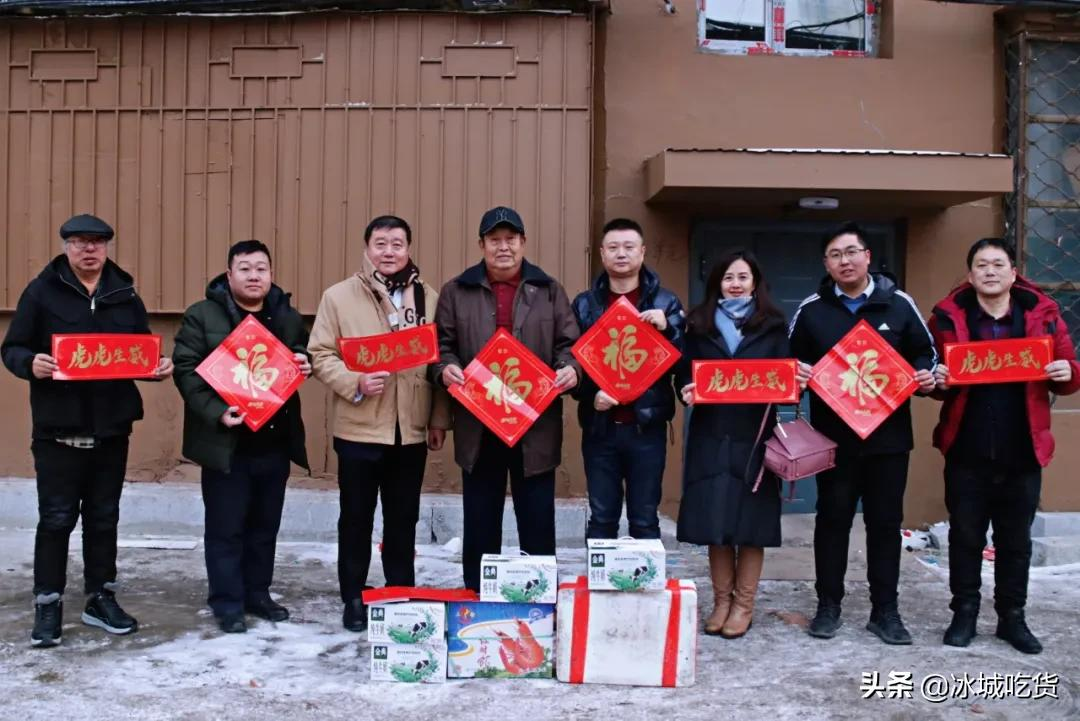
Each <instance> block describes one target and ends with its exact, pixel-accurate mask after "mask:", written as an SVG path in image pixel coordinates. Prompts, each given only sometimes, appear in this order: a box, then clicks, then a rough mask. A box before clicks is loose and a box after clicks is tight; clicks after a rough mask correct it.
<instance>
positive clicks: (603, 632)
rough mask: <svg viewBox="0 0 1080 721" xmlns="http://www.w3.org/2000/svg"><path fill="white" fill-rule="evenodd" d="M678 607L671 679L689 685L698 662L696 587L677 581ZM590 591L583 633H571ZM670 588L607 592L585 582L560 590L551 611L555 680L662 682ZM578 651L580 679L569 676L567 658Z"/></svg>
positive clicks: (569, 668) (677, 683)
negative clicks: (553, 613) (554, 624)
mask: <svg viewBox="0 0 1080 721" xmlns="http://www.w3.org/2000/svg"><path fill="white" fill-rule="evenodd" d="M672 583H678V586H679V609H678V616H677V618H678V628H677V631H676V633H677V639H675V640H677V644H676V645H675V649H676V650H675V652H674V655H673V657H672V658H673V661H674V674H673V676H674V685H675V686H692V685H694V676H695V671H696V664H697V621H698V613H697V588H696V587H695V586H694V582H693V581H677V582H672ZM583 593H588V594H589V608H588V614H589V615H588V618H587V623H586V624H585V627H586V632H585V636H584V638H575V636H574V620H575V619H574V608H575V605H576V603H577V601H578V599H579V598H580V594H583ZM672 597H673V592H672V591H671V590H668V589H665V590H663V591H647V592H644V593H611V592H608V591H589V590H587V589H584V588H580V587H578V588H567V587H566V584H564V587H563V588H562V589H560V590H559V603H558V606H557V611H556V618H557V620H558V631H557V633H556V636H555V659H556V662H555V671H556V675H557V676H558V678H559V680H560V681H567V682H579V683H611V684H625V685H630V686H662V685H664V684H663V681H664V651H665V646H666V644H667V640H668V638H667V636H668V626H669V620H670V615H671V604H672ZM579 655H580V656H583V663H584V669H583V674H582V677H581V678H580V679H573V678H571V661H572V658H573V657H574V656H579Z"/></svg>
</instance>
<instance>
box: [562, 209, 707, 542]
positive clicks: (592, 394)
mask: <svg viewBox="0 0 1080 721" xmlns="http://www.w3.org/2000/svg"><path fill="white" fill-rule="evenodd" d="M600 260H601V262H602V263H603V266H604V272H603V273H601V274H600V276H599V277H598V278H597V279H596V282H595V283H594V284H593V287H592V289H591V290H587V291H585V292H583V293H580V294H579V295H578V296H577V297H576V298H574V302H573V309H574V316H575V317H576V318H577V322H578V325H579V326H581V332H582V333H584V332H585V331H587V330H588V329H589V328H591V327H592V326H593V324H594V323H596V321H597V320H599V319H600V316H602V315H603V314H604V312H605V311H606V310H607V309H608V308H609V307H610V306H611V304H613V303H614V302H615V301H617V300H618V299H619V298H620V297H625V298H626V299H627V300H629V301H630V302H631V303H633V305H634V306H635V307H636V308H637V309H638V310H639V311H641V315H640V317H641V319H642V320H644V321H646V322H648V323H650V324H652V325H653V326H655V327H656V328H657V329H658V330H659V331H660V332H662V333H663V334H664V336H665V337H666V338H667V339H668V341H670V342H671V343H672V345H674V346H675V347H676V348H678V349H679V350H680V351H681V350H682V338H683V330H684V326H685V322H686V320H685V315H686V314H685V313H684V312H683V307H682V303H681V302H679V298H678V297H677V296H676V295H675V294H674V293H672V292H671V291H670V290H668V289H666V288H662V287H660V278H659V277H658V276H657V275H656V273H654V272H653V271H651V270H649V269H648V268H646V267H645V240H644V237H643V235H642V231H641V226H640V225H638V224H637V223H636V222H635V221H633V220H629V219H626V218H616V219H615V220H612V221H610V222H609V223H608V224H607V225H605V226H604V232H603V236H602V237H601V240H600ZM574 397H575V398H577V400H578V420H579V421H580V422H581V428H582V436H581V453H582V455H583V456H584V459H585V477H586V482H587V484H588V489H589V524H588V528H587V529H586V533H585V535H586V536H587V537H588V538H615V537H616V536H617V535H618V530H619V518H620V517H621V516H622V505H623V495H624V490H623V483H624V482H625V484H626V487H625V496H626V518H627V521H628V523H629V526H630V535H631V536H633V537H634V538H660V520H659V517H658V515H657V509H658V508H659V506H660V497H661V484H662V481H663V476H664V464H665V460H666V452H667V448H666V439H667V433H666V430H667V423H668V421H670V420H671V419H672V417H674V415H675V392H674V386H673V377H672V372H671V371H669V372H667V373H665V374H664V375H663V376H661V377H660V378H659V379H658V380H657V381H656V382H655V383H653V385H652V386H651V387H650V388H648V389H646V390H645V391H644V393H642V394H641V395H640V396H638V398H637V399H636V400H635V401H634V402H633V403H632V404H630V405H625V406H622V405H619V404H618V403H617V402H616V401H615V399H614V398H612V397H611V396H609V395H608V394H607V393H605V392H604V391H602V390H600V389H599V388H598V387H597V385H596V383H595V382H594V381H593V380H592V379H591V378H589V376H588V375H585V377H583V378H582V380H581V383H580V384H579V385H578V387H577V389H576V390H575V391H574Z"/></svg>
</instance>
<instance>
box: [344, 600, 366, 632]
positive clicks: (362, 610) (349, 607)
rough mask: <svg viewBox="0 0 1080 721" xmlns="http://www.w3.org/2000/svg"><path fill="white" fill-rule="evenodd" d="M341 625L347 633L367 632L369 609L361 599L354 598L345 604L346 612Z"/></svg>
mask: <svg viewBox="0 0 1080 721" xmlns="http://www.w3.org/2000/svg"><path fill="white" fill-rule="evenodd" d="M341 625H343V626H344V627H345V630H347V631H353V632H354V633H360V632H361V631H366V630H367V607H365V606H364V602H363V601H362V600H361V599H359V598H354V599H352V600H351V601H349V602H348V603H346V604H345V610H344V611H343V612H342V614H341Z"/></svg>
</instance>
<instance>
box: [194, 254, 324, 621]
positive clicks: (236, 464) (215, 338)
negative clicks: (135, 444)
mask: <svg viewBox="0 0 1080 721" xmlns="http://www.w3.org/2000/svg"><path fill="white" fill-rule="evenodd" d="M227 267H228V270H227V271H226V272H225V273H223V274H221V275H219V276H218V277H216V278H214V279H213V280H212V281H210V284H209V285H208V286H207V288H206V299H205V300H201V301H199V302H198V303H195V304H194V305H192V306H191V307H190V308H188V309H187V311H186V312H185V313H184V317H183V320H182V321H181V324H180V331H179V332H178V333H177V334H176V346H175V348H174V349H173V361H174V362H175V363H176V374H175V378H174V380H175V381H176V387H177V388H178V389H179V390H180V395H181V396H182V397H183V399H184V448H183V452H184V457H186V458H188V459H190V460H192V461H194V462H195V463H198V464H199V465H200V466H202V492H203V504H204V505H205V507H206V528H205V539H204V545H205V551H206V576H207V580H208V581H209V584H210V595H209V598H208V603H209V605H210V608H211V610H213V612H214V616H215V617H216V618H217V620H218V624H219V626H220V627H221V630H222V631H225V632H226V633H243V632H244V631H246V630H247V625H246V623H245V622H244V612H245V611H247V612H248V613H251V614H253V615H255V616H258V617H260V618H265V619H266V620H268V621H284V620H286V619H287V618H288V617H289V612H288V610H287V609H286V608H285V607H284V606H281V605H279V604H278V603H276V602H274V601H273V600H272V599H271V598H270V584H271V582H272V581H273V576H274V552H275V548H276V544H277V533H278V527H279V526H280V524H281V509H282V506H283V505H284V503H285V483H286V481H287V480H288V478H289V468H290V467H289V462H290V461H292V462H294V463H296V464H297V465H300V466H303V467H304V468H307V467H308V462H307V453H306V451H305V449H304V424H303V421H302V419H301V417H300V396H299V395H298V394H297V393H293V394H292V395H291V396H290V397H289V398H288V400H287V401H286V402H285V404H284V405H283V406H282V407H281V408H279V409H278V410H277V412H276V413H275V414H274V416H273V417H272V418H271V419H270V420H269V421H267V422H266V424H265V425H263V426H262V427H260V428H259V430H258V431H252V430H250V429H249V428H248V427H247V426H246V425H244V413H243V412H242V411H241V409H240V408H239V407H238V406H235V405H234V406H230V405H229V404H228V403H226V402H225V401H224V400H222V399H221V396H220V395H218V393H217V391H215V390H214V389H213V388H212V387H211V386H210V384H209V383H207V382H206V380H204V379H203V377H202V376H201V375H199V373H198V372H197V370H196V369H197V368H198V367H199V364H200V363H202V362H203V360H205V359H206V357H207V356H209V355H210V354H211V353H212V352H213V351H214V349H216V348H217V347H218V346H219V345H220V344H221V342H222V341H224V340H225V338H227V337H228V336H229V334H230V333H232V331H233V330H234V329H235V328H236V326H238V325H240V323H241V321H243V320H244V319H245V318H246V317H247V316H249V315H250V316H253V317H254V318H255V319H256V320H257V321H259V323H261V324H262V325H263V326H265V327H266V329H267V330H269V331H270V332H271V333H273V335H274V336H275V337H276V338H277V339H278V340H280V341H281V342H282V343H284V344H285V345H286V346H287V347H288V348H289V350H291V351H292V357H293V361H294V362H295V363H296V365H297V369H298V370H299V371H300V373H302V374H303V375H304V376H309V375H311V362H310V360H309V356H308V355H307V342H308V332H307V329H306V328H305V327H304V321H303V318H301V316H300V313H299V312H297V310H296V309H295V308H293V307H292V305H291V304H290V303H289V295H288V294H287V293H285V292H283V291H282V290H281V288H279V287H278V286H277V285H275V284H274V283H273V278H274V276H273V270H272V267H271V261H270V249H269V248H267V247H266V246H265V245H264V244H263V243H261V242H259V241H257V240H244V241H241V242H239V243H236V244H234V245H233V246H232V247H231V248H230V249H229V257H228V265H227ZM253 350H254V349H253Z"/></svg>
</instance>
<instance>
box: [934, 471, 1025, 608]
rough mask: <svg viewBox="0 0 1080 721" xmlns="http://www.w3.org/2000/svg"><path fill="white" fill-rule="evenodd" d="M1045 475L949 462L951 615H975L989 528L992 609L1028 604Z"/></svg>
mask: <svg viewBox="0 0 1080 721" xmlns="http://www.w3.org/2000/svg"><path fill="white" fill-rule="evenodd" d="M1041 489H1042V471H1041V469H1039V468H1038V467H1035V468H1029V469H1026V470H1022V471H1017V470H1011V469H1007V468H1003V467H1001V466H1000V465H996V464H993V463H991V462H989V461H983V462H978V461H974V462H969V461H961V460H958V459H953V458H950V459H948V460H946V462H945V506H946V507H947V508H948V509H949V589H950V590H951V591H952V596H953V598H952V603H951V604H950V607H951V608H952V610H953V611H958V610H961V609H967V610H977V609H978V607H979V587H980V586H981V585H982V551H983V546H985V545H986V531H987V524H989V523H990V522H991V521H992V522H993V524H994V609H995V610H996V611H997V612H998V613H999V614H1000V613H1004V612H1007V611H1010V610H1016V609H1022V608H1023V607H1024V605H1025V604H1026V603H1027V585H1028V567H1029V566H1030V565H1031V522H1032V521H1034V520H1035V511H1036V510H1038V507H1039V492H1040V491H1041Z"/></svg>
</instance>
